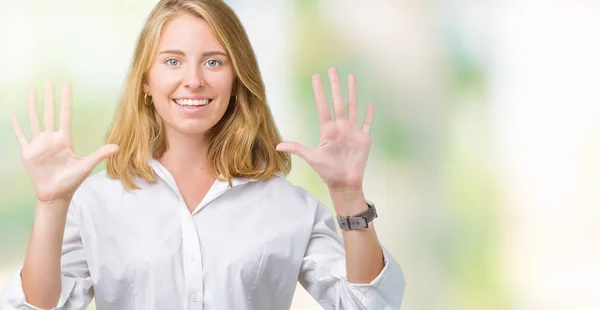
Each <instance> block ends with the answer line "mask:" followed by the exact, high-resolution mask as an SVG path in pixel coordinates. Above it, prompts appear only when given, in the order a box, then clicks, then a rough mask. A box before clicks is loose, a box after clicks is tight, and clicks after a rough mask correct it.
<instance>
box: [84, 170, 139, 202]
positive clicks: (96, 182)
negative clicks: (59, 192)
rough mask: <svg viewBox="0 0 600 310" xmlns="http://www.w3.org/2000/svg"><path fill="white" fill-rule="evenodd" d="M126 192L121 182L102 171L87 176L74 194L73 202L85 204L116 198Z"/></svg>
mask: <svg viewBox="0 0 600 310" xmlns="http://www.w3.org/2000/svg"><path fill="white" fill-rule="evenodd" d="M136 181H137V180H136ZM126 192H127V190H126V188H125V186H124V185H123V182H121V180H119V179H115V178H111V177H109V176H108V175H107V173H106V170H102V171H99V172H97V173H94V174H92V175H90V176H88V177H87V178H86V179H85V180H84V181H83V183H82V184H81V185H80V186H79V188H78V189H77V191H76V192H75V195H74V197H73V202H74V203H75V204H87V203H89V202H90V201H101V200H105V199H108V198H111V197H118V196H121V195H122V194H124V193H126Z"/></svg>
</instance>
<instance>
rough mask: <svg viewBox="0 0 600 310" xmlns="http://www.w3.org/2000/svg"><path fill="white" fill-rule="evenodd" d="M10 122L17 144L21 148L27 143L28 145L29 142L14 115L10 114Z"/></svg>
mask: <svg viewBox="0 0 600 310" xmlns="http://www.w3.org/2000/svg"><path fill="white" fill-rule="evenodd" d="M10 124H11V125H12V128H13V130H14V132H15V135H16V136H17V140H19V144H20V145H21V148H24V147H26V146H27V145H29V142H28V141H27V137H26V136H25V133H24V132H23V128H21V124H19V120H18V119H17V117H16V116H14V115H11V117H10Z"/></svg>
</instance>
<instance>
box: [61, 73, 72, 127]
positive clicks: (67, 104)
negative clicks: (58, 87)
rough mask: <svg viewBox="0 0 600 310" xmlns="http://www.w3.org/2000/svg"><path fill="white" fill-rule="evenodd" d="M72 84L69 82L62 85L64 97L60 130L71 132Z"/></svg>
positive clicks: (62, 99)
mask: <svg viewBox="0 0 600 310" xmlns="http://www.w3.org/2000/svg"><path fill="white" fill-rule="evenodd" d="M71 100H72V99H71V85H69V84H68V83H65V84H63V86H62V98H61V102H60V128H59V130H60V131H64V132H67V133H71V110H72V104H71V102H72V101H71Z"/></svg>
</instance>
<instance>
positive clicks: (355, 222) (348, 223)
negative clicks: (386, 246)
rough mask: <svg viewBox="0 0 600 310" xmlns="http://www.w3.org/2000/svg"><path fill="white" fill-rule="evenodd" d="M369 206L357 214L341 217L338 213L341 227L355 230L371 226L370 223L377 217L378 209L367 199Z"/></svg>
mask: <svg viewBox="0 0 600 310" xmlns="http://www.w3.org/2000/svg"><path fill="white" fill-rule="evenodd" d="M367 206H368V207H369V208H368V209H367V210H366V211H364V212H363V213H361V214H358V215H356V216H344V217H341V216H339V215H338V216H337V221H338V225H340V228H341V229H345V230H348V229H350V230H354V229H363V228H367V227H369V223H370V222H372V221H373V220H374V219H375V218H377V210H375V205H374V204H373V203H372V202H370V201H367Z"/></svg>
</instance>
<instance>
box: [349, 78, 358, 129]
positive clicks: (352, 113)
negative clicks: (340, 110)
mask: <svg viewBox="0 0 600 310" xmlns="http://www.w3.org/2000/svg"><path fill="white" fill-rule="evenodd" d="M357 111H358V86H357V85H356V77H355V76H354V75H349V76H348V121H349V122H350V123H351V124H356V114H357Z"/></svg>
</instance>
